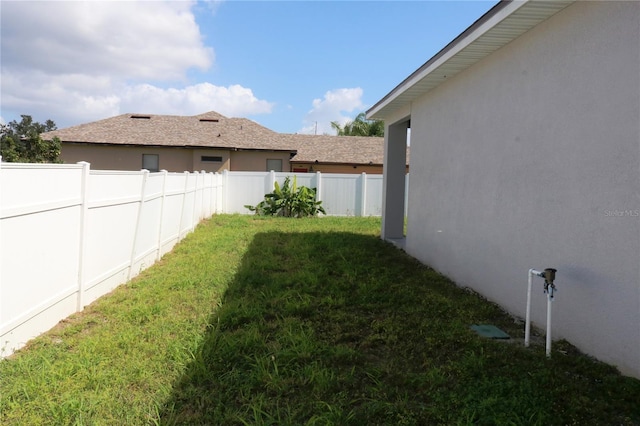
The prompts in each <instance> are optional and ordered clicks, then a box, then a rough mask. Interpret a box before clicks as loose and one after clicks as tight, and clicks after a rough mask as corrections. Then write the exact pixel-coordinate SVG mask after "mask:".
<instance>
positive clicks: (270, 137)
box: [42, 111, 384, 174]
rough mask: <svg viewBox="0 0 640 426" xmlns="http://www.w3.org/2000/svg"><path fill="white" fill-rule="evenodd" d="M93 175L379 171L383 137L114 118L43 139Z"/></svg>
mask: <svg viewBox="0 0 640 426" xmlns="http://www.w3.org/2000/svg"><path fill="white" fill-rule="evenodd" d="M54 136H57V137H58V138H60V140H61V141H62V152H61V158H62V160H63V161H64V162H65V163H77V162H79V161H87V162H89V163H91V167H92V168H93V169H105V170H140V169H141V168H145V169H148V170H150V171H157V170H162V169H164V170H168V171H172V172H182V171H200V170H205V171H207V172H222V171H223V170H230V171H269V170H274V171H278V172H280V171H284V172H289V171H297V172H317V171H320V172H330V173H362V172H366V173H375V174H381V173H382V168H383V166H382V164H383V158H384V139H383V138H377V137H366V138H365V137H350V136H340V137H339V136H324V135H323V136H315V135H297V134H282V133H277V132H274V131H272V130H270V129H268V128H266V127H264V126H261V125H259V124H258V123H256V122H254V121H251V120H248V119H246V118H228V117H225V116H224V115H222V114H219V113H217V112H214V111H211V112H207V113H204V114H200V115H196V116H176V115H157V114H121V115H118V116H115V117H111V118H107V119H104V120H99V121H95V122H91V123H86V124H81V125H78V126H73V127H68V128H65V129H60V130H55V131H52V132H48V133H44V134H43V135H42V137H43V138H44V139H51V138H53V137H54Z"/></svg>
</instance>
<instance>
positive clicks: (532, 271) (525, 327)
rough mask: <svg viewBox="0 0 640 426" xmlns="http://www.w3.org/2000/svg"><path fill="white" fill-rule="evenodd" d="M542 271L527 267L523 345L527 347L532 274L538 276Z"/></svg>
mask: <svg viewBox="0 0 640 426" xmlns="http://www.w3.org/2000/svg"><path fill="white" fill-rule="evenodd" d="M540 274H542V272H540V271H536V270H535V269H529V283H528V285H527V314H526V317H525V320H524V346H525V347H527V348H528V347H529V338H530V336H531V286H532V284H533V276H534V275H537V276H540Z"/></svg>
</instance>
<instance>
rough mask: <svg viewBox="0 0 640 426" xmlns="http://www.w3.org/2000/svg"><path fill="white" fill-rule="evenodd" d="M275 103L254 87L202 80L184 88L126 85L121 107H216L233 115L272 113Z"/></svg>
mask: <svg viewBox="0 0 640 426" xmlns="http://www.w3.org/2000/svg"><path fill="white" fill-rule="evenodd" d="M272 108H273V104H271V103H269V102H267V101H264V100H260V99H258V98H256V97H255V95H254V94H253V92H252V91H251V89H247V88H245V87H242V86H240V85H232V86H229V87H220V86H215V85H213V84H211V83H200V84H196V85H193V86H188V87H185V88H184V89H162V88H159V87H155V86H152V85H149V84H141V85H137V86H133V87H130V88H128V89H127V92H126V93H125V94H124V96H123V98H122V100H121V109H122V111H123V112H124V111H131V112H136V111H144V112H149V113H155V114H180V115H195V114H200V113H202V112H206V111H217V112H219V113H221V114H223V115H226V116H230V117H238V116H245V115H251V114H265V113H270V112H271V110H272Z"/></svg>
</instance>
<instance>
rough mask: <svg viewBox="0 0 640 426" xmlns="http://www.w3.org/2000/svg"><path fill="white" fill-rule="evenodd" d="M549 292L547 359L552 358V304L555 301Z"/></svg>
mask: <svg viewBox="0 0 640 426" xmlns="http://www.w3.org/2000/svg"><path fill="white" fill-rule="evenodd" d="M552 291H553V290H550V291H549V290H548V291H547V346H546V348H547V358H551V302H552V301H553V296H552V293H551V292H552Z"/></svg>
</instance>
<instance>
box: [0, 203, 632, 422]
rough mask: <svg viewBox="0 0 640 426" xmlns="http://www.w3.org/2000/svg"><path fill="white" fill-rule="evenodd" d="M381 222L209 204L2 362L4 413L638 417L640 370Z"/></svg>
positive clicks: (263, 418)
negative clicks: (234, 212) (531, 325)
mask: <svg viewBox="0 0 640 426" xmlns="http://www.w3.org/2000/svg"><path fill="white" fill-rule="evenodd" d="M379 229H380V220H379V219H376V218H330V217H328V218H321V219H284V218H270V219H263V218H257V217H254V216H216V217H213V218H212V219H210V220H208V221H205V222H203V223H202V224H201V225H200V226H199V227H198V228H197V229H196V231H195V232H194V233H193V234H191V235H189V236H188V237H187V238H186V239H185V240H184V241H183V242H182V243H180V244H179V245H178V246H176V248H175V249H174V251H173V252H171V253H169V254H167V255H166V256H165V257H164V258H163V259H162V261H161V262H159V263H158V264H156V265H155V266H153V267H151V268H150V269H148V270H146V271H144V272H143V273H142V274H141V275H140V276H139V277H137V278H136V279H135V280H133V281H132V282H131V283H129V284H127V285H124V286H121V287H120V288H118V289H117V290H116V291H114V292H113V293H111V294H109V295H107V296H105V297H103V298H102V299H100V300H98V301H96V302H95V303H94V304H92V305H91V306H90V307H88V308H87V309H86V310H85V311H84V312H82V313H81V314H78V315H75V316H72V317H70V318H68V319H66V320H64V321H62V322H61V323H60V325H59V326H57V327H56V328H55V329H53V330H51V331H50V332H48V333H46V334H45V335H43V336H41V337H39V338H37V339H35V340H34V341H32V342H31V343H30V344H29V345H28V346H27V347H26V348H25V349H24V350H22V351H19V352H18V353H16V354H15V355H14V356H12V357H11V358H10V359H7V360H4V361H1V362H0V424H2V425H39V424H52V425H145V424H163V425H305V424H310V425H315V424H317V425H358V426H360V425H467V424H469V425H471V424H474V425H555V424H557V425H640V381H638V380H635V379H631V378H628V377H622V376H620V375H619V374H618V373H617V372H616V370H615V369H614V368H612V367H610V366H608V365H606V364H603V363H599V362H596V361H594V360H593V359H591V358H589V357H587V356H585V355H582V354H580V353H578V352H577V351H576V350H575V349H574V348H572V347H571V346H570V345H569V344H568V343H566V342H554V348H553V349H554V352H553V356H552V358H551V359H550V360H548V359H546V357H545V354H544V347H543V346H533V347H531V348H528V349H526V348H524V347H523V345H522V344H521V343H518V342H514V343H504V342H497V341H493V340H489V339H484V338H481V337H479V336H477V335H476V334H475V333H474V332H473V331H472V330H470V328H469V326H470V325H472V324H494V325H496V326H498V327H500V328H501V329H503V330H505V331H506V332H508V333H509V334H510V335H512V336H514V337H516V338H522V335H523V325H522V323H521V321H517V320H514V319H513V318H512V317H510V316H509V315H507V314H506V313H504V312H503V311H502V310H500V309H499V308H498V307H497V306H496V305H494V304H491V303H488V302H487V301H485V300H483V299H482V298H480V297H478V296H477V295H475V294H474V293H472V292H469V291H467V290H464V289H461V288H458V287H456V286H455V285H454V284H453V283H451V282H450V281H449V280H447V279H446V278H444V277H442V276H440V275H438V274H437V273H435V272H434V271H433V270H431V269H430V268H428V267H425V266H423V265H421V264H419V263H418V262H416V261H415V260H413V259H411V258H410V257H408V256H407V255H405V254H404V253H403V252H402V251H400V250H398V249H395V248H394V247H392V246H390V245H389V244H386V243H384V242H382V241H381V240H380V239H379V237H378V233H379Z"/></svg>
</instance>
